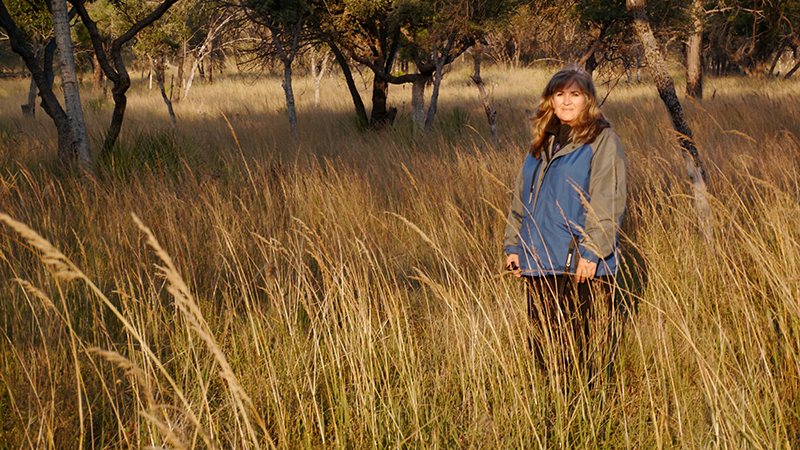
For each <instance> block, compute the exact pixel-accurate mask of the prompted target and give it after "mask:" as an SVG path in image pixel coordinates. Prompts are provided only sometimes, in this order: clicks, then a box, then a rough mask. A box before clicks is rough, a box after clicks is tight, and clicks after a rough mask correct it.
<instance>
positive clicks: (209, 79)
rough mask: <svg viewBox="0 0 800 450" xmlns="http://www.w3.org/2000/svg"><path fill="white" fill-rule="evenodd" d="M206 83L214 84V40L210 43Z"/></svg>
mask: <svg viewBox="0 0 800 450" xmlns="http://www.w3.org/2000/svg"><path fill="white" fill-rule="evenodd" d="M206 83H208V84H214V40H213V39H212V40H210V41H208V67H207V68H206Z"/></svg>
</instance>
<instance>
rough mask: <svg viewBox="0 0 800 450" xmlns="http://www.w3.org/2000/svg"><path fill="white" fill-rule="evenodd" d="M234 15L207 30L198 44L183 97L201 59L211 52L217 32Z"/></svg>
mask: <svg viewBox="0 0 800 450" xmlns="http://www.w3.org/2000/svg"><path fill="white" fill-rule="evenodd" d="M234 17H235V16H226V18H225V19H224V20H223V21H222V22H220V23H219V24H216V25H215V26H214V27H213V28H211V29H210V30H209V31H208V34H207V35H206V39H205V40H204V41H203V45H201V46H200V49H198V50H197V54H196V55H195V56H194V62H193V63H192V70H191V71H190V72H189V79H188V80H187V81H186V87H185V88H184V90H183V97H182V98H183V99H186V97H188V96H189V90H191V89H192V83H193V82H194V74H195V73H196V72H197V69H198V67H199V66H200V64H202V61H203V60H204V59H205V58H206V56H207V55H208V54H209V53H210V52H211V49H212V44H211V43H212V41H213V40H214V38H215V37H216V35H217V33H218V32H219V31H220V30H221V29H222V28H223V27H224V26H225V25H226V24H227V23H228V22H230V21H231V20H233V18H234Z"/></svg>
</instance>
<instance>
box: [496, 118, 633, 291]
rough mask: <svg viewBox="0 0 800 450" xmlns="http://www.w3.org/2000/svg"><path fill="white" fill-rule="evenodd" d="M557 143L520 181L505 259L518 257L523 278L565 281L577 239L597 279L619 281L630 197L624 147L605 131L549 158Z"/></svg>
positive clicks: (527, 166) (532, 161) (528, 164)
mask: <svg viewBox="0 0 800 450" xmlns="http://www.w3.org/2000/svg"><path fill="white" fill-rule="evenodd" d="M553 141H554V139H553V138H551V141H550V144H549V148H548V150H549V151H546V152H542V156H541V159H536V158H534V157H533V156H531V155H530V154H529V155H528V156H527V158H525V163H524V164H523V166H522V169H521V170H520V172H519V175H517V179H516V182H515V189H514V197H513V199H512V202H511V211H510V212H509V215H508V223H507V225H506V233H505V240H504V243H503V244H504V247H505V249H506V254H513V253H516V254H518V255H519V260H520V270H521V271H522V275H527V276H542V275H560V274H563V273H564V271H565V270H564V263H565V261H566V259H567V252H568V249H569V244H570V240H571V239H572V236H573V235H574V236H575V237H576V238H577V240H578V243H579V251H580V255H581V258H585V259H588V260H590V261H592V262H595V263H597V273H596V274H595V275H596V276H602V275H614V274H616V272H617V265H618V264H617V261H618V256H619V255H618V253H619V252H618V248H617V247H618V239H619V225H620V223H621V221H622V214H623V212H624V211H625V201H626V197H627V180H626V173H625V170H626V169H625V152H624V151H623V149H622V143H621V142H620V140H619V137H617V134H616V133H614V131H613V130H612V129H611V128H606V129H604V130H603V131H602V132H601V133H600V134H599V135H598V136H597V138H596V139H595V140H594V142H591V143H588V144H575V143H569V144H567V145H566V146H564V147H563V148H561V149H560V150H559V151H558V152H557V153H556V154H555V156H553V157H549V156H548V155H551V154H552V145H553ZM576 266H577V261H575V262H574V263H573V265H572V267H573V272H574V267H576Z"/></svg>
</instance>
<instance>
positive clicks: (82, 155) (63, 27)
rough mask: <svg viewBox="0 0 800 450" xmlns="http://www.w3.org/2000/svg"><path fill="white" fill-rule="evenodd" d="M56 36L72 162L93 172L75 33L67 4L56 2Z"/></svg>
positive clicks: (54, 21) (55, 0)
mask: <svg viewBox="0 0 800 450" xmlns="http://www.w3.org/2000/svg"><path fill="white" fill-rule="evenodd" d="M51 10H52V13H53V33H54V34H55V38H56V45H57V47H58V62H59V67H60V69H61V88H62V89H63V91H64V107H65V112H66V114H67V119H68V121H69V128H70V138H71V140H72V142H71V143H70V146H69V148H70V151H71V152H72V154H71V155H69V157H68V159H69V160H75V161H77V163H78V165H79V166H80V167H81V169H83V170H84V171H87V172H91V164H92V157H91V151H90V150H89V137H88V136H87V134H86V123H85V122H84V120H83V108H82V107H81V95H80V90H79V85H78V75H77V72H76V70H75V52H74V50H73V46H72V33H71V31H70V26H69V14H68V13H67V1H66V0H52V2H51Z"/></svg>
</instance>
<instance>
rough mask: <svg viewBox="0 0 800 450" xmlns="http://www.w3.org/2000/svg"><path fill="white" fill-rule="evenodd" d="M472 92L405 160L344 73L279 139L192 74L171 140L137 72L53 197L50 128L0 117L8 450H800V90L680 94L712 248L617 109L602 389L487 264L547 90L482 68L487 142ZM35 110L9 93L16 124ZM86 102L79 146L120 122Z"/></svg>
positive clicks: (759, 84)
mask: <svg viewBox="0 0 800 450" xmlns="http://www.w3.org/2000/svg"><path fill="white" fill-rule="evenodd" d="M467 75H468V68H466V67H464V68H456V69H454V70H453V71H452V72H451V73H450V74H449V75H448V77H447V78H446V80H445V85H444V86H443V90H442V99H441V103H440V108H439V115H438V117H437V120H438V121H439V126H438V127H437V128H436V129H435V130H434V131H433V133H431V134H430V135H428V136H425V137H423V138H415V137H414V136H413V133H412V132H411V127H410V124H409V122H410V109H409V108H410V107H409V103H410V89H409V88H406V89H403V88H401V87H391V88H390V103H391V104H392V105H394V106H397V107H398V109H399V114H398V123H396V124H395V126H394V127H393V128H390V129H387V130H383V131H379V132H358V131H357V130H356V126H355V119H354V114H353V111H352V109H353V108H352V102H351V101H350V98H349V94H348V93H347V91H346V90H345V89H344V87H343V82H342V80H341V79H339V78H338V77H336V76H334V77H332V78H326V79H325V80H324V82H323V86H322V99H323V100H322V104H321V105H320V106H319V107H314V92H313V82H312V80H310V79H307V78H302V77H298V80H297V81H296V85H295V92H296V94H297V104H298V122H299V127H300V137H299V138H292V137H291V136H290V134H289V131H288V120H287V118H286V113H285V107H284V106H283V92H282V90H281V87H280V81H279V80H277V79H276V78H274V77H267V76H261V77H257V76H253V75H246V76H242V75H236V76H233V75H232V76H230V77H223V76H219V77H216V78H215V83H214V84H213V85H210V86H209V85H204V84H203V83H202V82H201V81H199V80H197V79H196V80H195V84H194V87H193V88H192V91H191V92H190V94H189V97H188V98H186V99H184V100H183V101H182V102H181V103H179V104H178V105H176V109H175V111H176V114H177V116H178V125H177V126H176V127H175V128H174V129H173V128H172V127H171V126H170V122H169V118H168V115H167V112H166V107H165V106H164V104H163V102H162V101H161V98H160V94H158V93H157V92H156V91H155V90H153V91H149V90H148V86H147V84H146V80H140V79H139V77H138V75H135V76H134V77H133V78H134V86H133V87H132V90H131V93H130V101H129V104H128V113H127V115H126V122H125V128H124V130H123V134H122V136H121V138H120V144H119V148H118V149H117V151H116V153H115V155H114V159H112V161H111V162H108V163H103V164H105V165H103V164H99V165H98V170H97V173H98V178H97V179H96V180H89V179H79V178H77V179H73V178H66V177H64V178H60V177H58V176H56V175H53V172H52V171H51V168H52V167H53V166H54V164H53V160H54V159H55V156H54V145H55V135H54V131H53V129H52V125H51V124H50V123H49V122H48V119H47V118H46V117H45V116H44V113H43V112H42V111H41V110H38V111H37V119H36V121H26V120H24V119H22V117H21V113H20V112H16V111H17V110H18V107H17V109H14V108H9V109H5V108H4V109H3V111H2V113H0V135H2V136H3V137H4V138H3V141H2V144H0V211H2V212H4V213H5V214H7V215H8V216H3V217H2V220H3V222H5V225H3V230H4V231H3V234H2V235H1V236H0V238H1V239H2V241H0V261H2V264H0V271H2V277H1V278H0V279H2V280H3V281H2V283H3V286H2V289H3V292H4V293H5V295H4V296H3V302H2V304H1V306H0V330H2V335H1V336H0V365H2V369H1V370H0V448H19V447H33V448H41V447H48V446H50V447H53V448H79V447H80V446H83V448H143V447H153V448H160V447H167V448H184V447H185V448H194V447H197V448H220V449H226V448H272V447H277V448H320V447H325V448H327V447H331V448H333V447H335V448H365V447H369V448H372V447H392V448H394V447H432V448H663V447H685V448H701V447H702V448H706V447H720V448H787V449H788V448H795V447H797V446H798V445H800V434H798V431H797V430H798V429H800V428H798V427H800V412H798V409H797V406H796V405H797V404H800V395H799V394H800V392H798V390H800V388H798V386H800V380H799V379H798V378H799V377H800V359H799V358H800V354H799V352H800V301H799V300H798V299H800V277H799V276H798V275H797V274H798V273H800V265H798V261H799V260H798V258H797V257H796V255H797V254H799V253H800V231H798V230H800V188H798V175H800V146H798V140H797V136H798V135H800V130H798V128H799V127H800V126H799V125H798V124H797V121H796V117H798V114H799V113H800V111H798V109H800V106H798V102H797V96H796V95H795V94H793V93H792V92H795V91H796V88H797V84H795V83H793V82H784V81H770V82H765V81H752V80H739V79H714V78H712V79H709V80H707V83H706V93H707V95H706V99H705V100H703V101H702V102H697V103H692V102H690V101H688V100H687V101H684V108H685V109H686V111H687V114H688V116H689V120H690V123H691V125H692V127H693V130H694V132H695V138H696V140H697V142H698V145H699V148H700V151H701V154H702V156H703V158H704V161H705V163H706V166H707V171H708V176H709V183H710V188H711V193H712V194H713V201H712V207H713V210H714V218H715V219H714V220H715V231H716V232H715V235H714V241H713V242H711V243H709V242H705V241H704V240H703V238H702V237H701V235H700V234H699V233H698V231H697V227H696V222H697V220H696V213H695V212H694V211H695V210H694V205H693V201H692V198H691V197H690V196H689V195H690V193H691V189H690V188H689V186H688V182H687V181H686V175H685V174H684V172H683V167H682V165H683V162H682V158H681V157H680V154H679V151H678V148H677V143H676V140H675V138H674V137H675V136H674V134H673V133H672V132H671V131H670V126H669V120H668V118H667V116H666V113H665V112H664V108H663V105H662V104H661V103H660V100H659V99H658V96H657V94H656V93H655V90H654V88H652V86H649V85H639V84H634V85H631V86H628V85H626V83H625V82H624V80H623V81H622V82H621V83H619V84H617V85H616V86H615V87H614V89H613V90H612V91H611V93H610V95H609V96H608V99H607V100H606V104H605V105H604V111H605V112H606V114H607V115H608V116H609V118H610V120H611V121H612V123H613V124H614V126H615V128H616V130H617V133H618V134H619V135H620V137H621V139H622V141H623V143H624V144H625V146H626V153H627V159H628V168H629V183H630V184H629V191H630V196H629V197H630V202H629V204H628V210H627V215H626V218H625V221H624V224H623V229H622V233H623V241H624V243H623V245H624V249H625V254H624V261H625V264H624V268H623V274H621V275H620V284H621V289H622V292H621V295H620V296H619V305H618V307H619V309H620V313H621V317H624V334H622V335H621V336H620V338H619V339H620V340H619V342H618V345H617V347H616V349H617V356H616V359H615V361H614V366H613V368H609V369H607V370H595V371H587V370H585V368H578V369H577V370H573V371H570V370H567V369H566V368H565V367H561V366H559V365H558V364H556V363H550V364H549V365H548V367H547V370H546V372H540V371H539V370H538V369H537V367H536V365H535V364H534V362H533V361H532V359H531V357H530V355H529V353H528V350H527V343H526V336H527V334H528V332H529V330H528V324H527V320H526V318H525V303H524V298H523V293H522V286H521V284H520V283H519V282H518V281H517V280H516V279H513V278H512V277H510V276H507V275H503V273H502V271H501V264H500V262H501V259H502V249H501V248H500V246H501V241H502V231H503V224H504V220H505V219H504V217H505V212H506V210H507V204H508V201H509V198H510V192H509V186H510V184H511V182H512V180H513V177H514V175H515V174H516V171H517V170H518V168H519V164H520V163H521V161H522V158H523V156H524V153H525V151H526V148H527V139H528V131H527V126H528V124H527V122H526V117H527V116H528V115H529V114H530V113H529V112H526V109H527V110H532V109H533V108H534V107H535V104H536V97H537V96H538V94H539V93H540V92H541V90H542V88H543V86H544V83H545V82H546V81H547V78H548V76H549V72H548V71H544V70H520V71H503V70H487V71H486V72H485V74H484V79H485V81H486V82H487V85H488V86H489V92H490V95H491V98H492V102H493V105H494V106H495V108H497V109H498V110H499V111H500V116H499V117H500V124H501V127H500V129H501V132H502V133H503V135H502V136H501V147H500V149H497V150H495V149H492V148H491V146H490V142H491V139H490V137H489V136H488V127H487V126H486V125H485V119H484V116H483V110H482V107H481V105H480V102H479V100H478V98H477V90H476V89H475V87H474V86H472V85H470V82H469V80H468V79H467ZM357 82H358V85H359V87H360V88H364V90H363V92H362V95H364V98H365V100H366V99H368V97H369V95H368V94H369V91H368V89H366V88H368V87H369V86H368V84H369V83H365V82H364V81H363V80H357ZM26 90H27V83H25V82H22V81H4V82H3V83H2V84H0V93H2V95H3V97H2V100H3V103H4V105H5V104H10V105H18V104H21V103H24V102H25V96H26V93H27V91H26ZM598 91H599V93H600V95H601V96H605V94H606V92H607V89H606V87H605V86H602V85H601V86H599V88H598ZM83 99H84V104H86V105H89V106H87V107H86V108H85V110H86V115H87V123H88V124H89V128H90V130H89V132H90V136H92V138H93V140H94V141H93V142H94V146H93V148H94V149H97V148H98V147H99V143H100V142H101V138H102V134H103V128H104V127H105V125H106V124H107V122H108V120H110V108H111V105H112V104H111V102H110V100H107V99H103V98H102V97H101V96H100V94H98V93H92V92H88V91H87V92H85V93H84V97H83ZM3 133H5V134H3ZM132 214H135V216H136V217H138V218H139V220H141V224H138V223H137V221H136V220H135V219H134V218H133V217H132ZM23 224H24V225H23ZM28 227H30V228H28ZM150 233H152V234H150ZM51 245H52V247H51ZM550 351H551V352H554V353H558V352H561V351H562V349H559V348H551V349H550ZM590 378H591V380H590Z"/></svg>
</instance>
